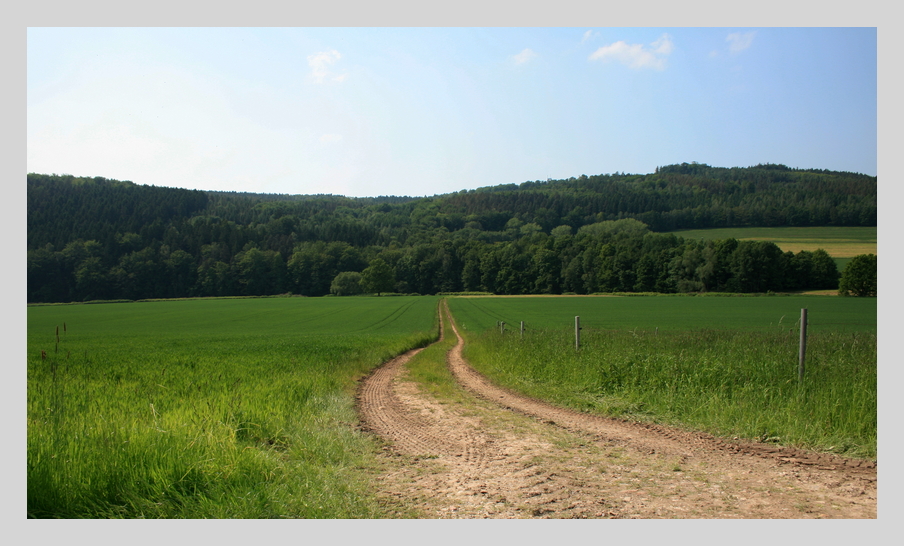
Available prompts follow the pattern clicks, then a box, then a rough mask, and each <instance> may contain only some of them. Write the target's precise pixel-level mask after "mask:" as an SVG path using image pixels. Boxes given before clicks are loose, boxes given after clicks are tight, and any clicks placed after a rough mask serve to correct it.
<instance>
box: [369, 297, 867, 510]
mask: <svg viewBox="0 0 904 546" xmlns="http://www.w3.org/2000/svg"><path fill="white" fill-rule="evenodd" d="M440 315H441V325H440V336H441V337H440V339H443V338H444V336H445V335H446V328H447V325H451V327H452V332H454V333H455V335H456V337H457V343H456V345H455V347H454V348H453V349H452V350H450V351H449V353H448V354H447V363H448V366H449V369H450V371H451V372H452V374H453V375H454V377H455V378H456V379H457V380H458V381H459V382H460V383H461V384H462V385H463V387H464V388H465V389H466V390H467V391H470V392H471V393H473V394H474V395H475V396H476V398H473V399H472V401H471V402H466V403H464V404H458V403H454V404H450V403H440V402H439V401H437V400H435V399H433V398H432V397H431V396H429V395H427V394H425V393H424V392H422V391H421V390H420V389H419V388H418V386H417V385H416V384H415V383H413V382H412V381H409V380H407V379H406V377H405V364H406V363H407V362H408V361H409V360H410V359H411V358H412V357H413V356H414V355H416V354H417V353H418V352H419V350H415V351H410V352H409V353H406V354H404V355H402V356H400V357H398V358H396V359H393V360H392V361H390V362H389V363H387V364H386V365H384V366H382V367H380V368H378V369H377V370H375V371H374V372H373V373H372V374H371V375H370V376H369V377H367V378H366V379H365V380H364V381H362V383H361V385H360V386H359V391H358V410H359V413H360V415H361V420H362V428H364V429H365V430H368V431H371V432H373V433H375V434H378V435H379V436H380V437H382V438H383V439H384V440H386V442H387V444H388V445H387V447H386V448H384V456H385V457H386V460H387V463H388V464H387V467H388V468H389V469H390V470H388V471H386V472H385V473H384V474H382V475H381V476H380V479H379V482H378V483H379V485H378V490H379V494H380V496H381V498H383V499H384V500H385V502H386V503H387V505H388V506H390V507H392V506H403V507H406V508H410V507H412V506H414V507H415V508H416V509H418V510H419V511H420V513H421V514H422V516H424V517H431V518H487V517H490V518H739V517H740V518H818V517H833V518H875V517H876V480H875V477H876V469H875V465H872V467H871V468H870V467H869V465H862V464H859V463H856V462H854V464H851V462H850V461H846V460H843V459H841V458H838V457H832V456H823V455H813V454H807V453H803V452H797V451H795V450H788V449H785V448H776V447H774V446H768V445H763V446H757V445H745V444H743V443H740V442H730V441H726V440H722V439H718V438H714V437H712V436H708V435H705V434H697V433H692V432H684V431H681V430H677V429H671V428H668V427H663V426H659V425H650V424H641V423H633V422H627V421H622V420H616V419H607V418H603V417H597V416H591V415H587V414H582V413H578V412H574V411H571V410H566V409H563V408H558V407H555V406H552V405H550V404H547V403H545V402H542V401H539V400H533V399H530V398H527V397H524V396H521V395H518V394H517V393H512V392H509V391H507V390H505V389H501V388H499V387H496V386H494V385H492V384H491V383H490V382H489V381H487V380H486V379H485V378H484V377H482V376H481V375H480V374H479V373H477V372H476V371H475V370H473V368H471V367H470V366H469V365H468V364H467V363H466V362H465V361H464V359H463V358H462V347H463V343H464V342H463V340H462V338H461V336H460V335H458V332H457V329H456V326H455V324H454V321H453V320H452V318H451V315H450V314H449V312H448V308H447V307H446V305H445V302H443V304H442V307H441V312H440ZM398 513H399V515H400V517H410V515H406V514H410V513H409V512H406V511H404V510H402V509H400V511H399V512H398Z"/></svg>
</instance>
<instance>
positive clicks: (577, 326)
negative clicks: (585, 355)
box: [574, 317, 581, 349]
mask: <svg viewBox="0 0 904 546" xmlns="http://www.w3.org/2000/svg"><path fill="white" fill-rule="evenodd" d="M574 348H575V349H580V348H581V317H574Z"/></svg>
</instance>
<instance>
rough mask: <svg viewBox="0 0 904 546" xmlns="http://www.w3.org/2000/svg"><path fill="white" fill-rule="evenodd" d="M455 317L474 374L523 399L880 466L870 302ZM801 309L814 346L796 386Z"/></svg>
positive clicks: (754, 300)
mask: <svg viewBox="0 0 904 546" xmlns="http://www.w3.org/2000/svg"><path fill="white" fill-rule="evenodd" d="M449 307H450V309H451V311H452V314H453V315H454V317H455V319H456V322H457V324H458V325H459V326H460V329H461V330H462V331H463V333H464V335H465V337H466V340H467V343H466V345H465V356H466V358H468V360H469V361H470V362H471V364H472V365H473V366H474V367H475V368H477V369H478V370H479V371H481V372H482V373H484V374H485V375H487V376H488V377H490V378H491V379H492V380H493V381H495V382H496V383H498V384H500V385H504V386H507V387H509V388H512V389H514V390H517V391H520V392H523V393H526V394H528V395H531V396H534V397H537V398H542V399H546V400H550V401H552V402H554V403H557V404H561V405H564V406H568V407H572V408H575V409H578V410H580V411H587V412H591V413H597V414H601V415H609V416H616V417H623V418H628V419H637V420H642V421H651V422H659V423H665V424H669V425H678V426H685V427H689V428H693V429H696V430H703V431H707V432H711V433H713V434H717V435H722V436H740V437H744V438H752V439H758V440H763V441H769V442H776V443H780V444H784V445H792V446H797V447H803V448H809V449H817V450H824V451H831V452H835V453H841V454H845V455H848V456H854V457H867V458H872V457H875V456H876V445H877V393H876V389H877V385H876V381H877V337H876V299H875V298H838V297H832V296H774V297H712V296H710V297H700V296H696V297H694V296H686V297H681V296H673V297H655V296H646V297H645V296H638V297H560V298H552V297H549V298H544V297H523V298H479V297H476V298H464V297H459V298H452V299H451V300H450V301H449ZM801 308H807V309H808V321H807V322H808V336H807V350H806V361H805V362H806V367H805V373H804V377H803V380H802V381H799V380H798V362H799V360H798V355H799V339H800V336H799V330H798V327H799V324H798V323H799V319H800V310H801ZM575 316H580V323H581V327H582V330H581V333H580V334H581V338H580V342H581V343H580V345H581V346H580V349H576V348H575V332H574V317H575ZM500 321H501V322H505V323H506V325H505V326H504V331H503V328H501V327H500V326H499V323H500ZM521 321H524V322H525V332H524V334H523V335H522V334H521V332H520V325H521Z"/></svg>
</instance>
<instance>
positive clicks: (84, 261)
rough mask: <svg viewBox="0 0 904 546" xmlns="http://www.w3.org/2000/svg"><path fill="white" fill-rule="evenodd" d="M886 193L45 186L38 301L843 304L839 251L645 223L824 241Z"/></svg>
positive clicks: (602, 185)
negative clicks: (511, 297)
mask: <svg viewBox="0 0 904 546" xmlns="http://www.w3.org/2000/svg"><path fill="white" fill-rule="evenodd" d="M814 177H815V178H814ZM875 187H876V179H875V177H866V176H864V175H855V174H851V173H832V172H823V171H813V172H811V171H796V170H791V169H787V168H781V166H757V167H751V168H748V169H717V168H713V167H709V166H705V165H698V164H690V165H688V164H682V165H677V166H669V167H661V168H659V169H657V173H655V174H653V175H619V174H616V175H600V176H598V177H582V178H581V179H568V180H559V181H547V182H526V183H524V184H521V185H508V186H497V187H493V188H481V189H478V190H471V191H465V192H458V193H454V194H447V195H442V196H434V197H429V198H420V199H415V198H410V197H379V198H348V197H343V196H333V195H315V196H288V195H266V194H241V193H233V192H201V191H197V190H183V189H176V188H164V187H154V186H142V185H137V184H134V183H131V182H127V181H125V182H121V181H115V180H108V179H104V178H100V177H96V178H77V177H72V176H68V175H67V176H57V175H39V174H29V175H28V301H30V302H54V301H84V300H96V299H143V298H166V297H186V296H228V295H268V294H281V293H288V292H291V293H294V294H302V295H306V296H322V295H326V294H329V293H331V289H332V292H333V293H340V292H341V293H348V292H349V290H352V291H354V290H361V289H364V288H365V287H367V288H374V287H375V286H377V284H378V285H379V286H378V288H379V290H372V291H374V292H377V291H379V292H403V293H421V294H432V293H437V292H457V291H486V292H493V293H498V294H528V293H563V292H573V293H578V294H586V293H593V292H613V291H617V292H638V291H641V292H642V291H656V292H691V291H693V292H696V291H730V292H765V291H769V290H772V291H778V290H798V289H822V288H836V287H837V286H838V271H837V269H836V268H835V265H834V261H833V260H832V259H831V258H830V257H829V256H828V255H827V254H825V252H823V251H816V252H812V253H810V252H800V253H797V254H792V253H789V252H781V250H780V249H778V247H777V246H775V245H774V244H772V243H763V242H749V241H736V240H732V239H729V240H725V241H709V242H703V241H687V240H684V239H682V238H680V237H676V236H674V235H670V234H667V233H657V229H655V228H654V224H656V222H652V224H651V223H649V222H647V221H645V218H646V220H650V218H652V217H650V216H649V215H650V214H658V215H659V218H660V220H661V218H664V217H665V218H673V219H674V218H679V217H683V216H682V215H687V214H690V216H689V218H692V219H693V218H696V219H697V220H692V221H691V223H690V224H689V225H688V226H686V227H712V226H709V225H706V226H701V225H698V224H694V223H693V222H695V221H700V222H703V223H707V222H710V223H711V222H712V219H711V218H710V219H709V220H706V217H707V214H710V213H711V211H714V210H720V207H721V208H722V209H725V210H728V211H733V212H732V213H731V215H730V216H731V218H732V219H733V220H732V221H735V222H738V221H741V220H740V219H742V218H743V219H744V221H745V222H752V221H754V220H752V219H754V218H757V214H758V213H757V212H756V211H757V210H762V211H770V210H771V211H773V213H772V214H773V215H780V214H784V215H785V222H786V223H785V224H781V225H793V224H791V223H790V217H791V216H793V215H791V216H789V214H791V213H790V212H789V211H792V210H809V209H807V207H809V206H812V207H814V208H813V210H824V211H825V213H826V218H827V219H828V220H826V222H825V223H824V224H822V225H832V224H831V222H832V221H833V219H834V221H836V222H841V223H840V224H835V225H862V224H844V223H843V222H848V221H849V222H854V220H855V219H856V221H857V222H864V221H865V222H867V225H869V222H870V221H872V224H871V225H875V216H876V215H875ZM732 196H733V197H732ZM613 202H614V203H615V204H614V205H613V204H612V203H613ZM775 203H782V206H783V207H784V208H783V209H778V208H776V206H775ZM670 207H671V208H670ZM758 207H759V208H758ZM770 207H771V208H770ZM820 207H822V208H820ZM637 211H640V212H637ZM682 211H684V212H682ZM687 211H691V212H689V213H688V212H687ZM695 211H696V212H695ZM706 211H710V213H708V212H706ZM745 211H746V212H745ZM777 211H784V212H777ZM852 211H856V213H854V212H852ZM645 214H646V215H647V216H646V217H645V216H644V215H645ZM767 216H768V215H767ZM817 217H819V213H817V214H816V215H815V216H814V215H813V214H810V213H808V216H807V218H808V219H810V220H808V221H812V219H814V218H817ZM660 223H661V221H660ZM744 225H748V224H744ZM750 225H755V224H750ZM759 225H772V224H769V223H764V221H762V218H761V223H760V224H759ZM682 227H685V226H683V225H682ZM376 260H379V262H380V263H382V264H383V266H385V267H383V266H380V265H379V264H378V263H377V262H376ZM375 265H377V266H378V267H377V268H376V269H379V270H380V275H376V274H375V273H374V268H373V266H375ZM368 268H371V269H370V270H369V274H368V275H365V274H364V273H365V271H368ZM343 273H345V274H346V275H343V277H342V279H341V280H343V281H348V279H355V278H356V277H355V275H348V274H349V273H356V274H358V275H361V277H360V278H357V285H356V284H355V282H345V284H344V285H343V283H339V284H337V285H336V286H335V287H334V286H333V285H334V281H336V280H337V277H338V276H339V275H340V274H343ZM375 279H377V280H375ZM374 283H377V284H374ZM340 286H345V288H340ZM349 286H351V288H349ZM355 286H357V288H355Z"/></svg>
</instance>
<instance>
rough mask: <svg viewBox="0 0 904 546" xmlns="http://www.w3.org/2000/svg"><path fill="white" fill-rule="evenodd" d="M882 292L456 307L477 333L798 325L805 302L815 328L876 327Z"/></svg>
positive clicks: (455, 302) (506, 301) (482, 301)
mask: <svg viewBox="0 0 904 546" xmlns="http://www.w3.org/2000/svg"><path fill="white" fill-rule="evenodd" d="M876 302H877V300H876V298H838V297H827V296H771V297H769V296H763V297H754V296H740V295H738V296H683V295H674V296H621V297H620V296H569V297H490V298H487V297H460V298H452V299H451V300H450V305H451V306H452V309H453V311H454V312H455V318H456V321H457V323H458V324H459V325H460V326H461V327H463V328H465V329H466V330H471V331H475V332H482V331H483V330H486V329H489V328H491V327H495V326H496V323H497V321H504V322H505V323H506V324H507V325H508V326H507V328H508V329H511V330H518V328H519V326H520V323H521V321H524V322H525V327H526V328H527V329H528V330H533V329H557V328H566V329H567V328H572V330H573V328H574V317H575V316H580V317H581V326H582V327H584V328H586V329H599V330H623V331H629V330H630V331H636V332H654V331H655V330H656V329H657V328H659V330H660V331H666V330H678V331H687V330H700V329H717V330H750V331H762V332H784V333H785V334H787V333H788V330H789V329H790V328H794V329H795V331H796V328H797V322H798V321H799V319H800V310H801V309H804V308H806V309H807V313H808V321H807V322H808V323H809V329H810V332H820V331H841V332H855V331H866V332H872V333H875V332H876Z"/></svg>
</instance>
